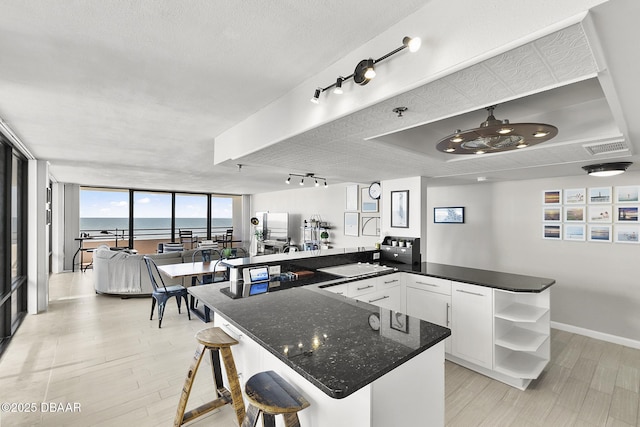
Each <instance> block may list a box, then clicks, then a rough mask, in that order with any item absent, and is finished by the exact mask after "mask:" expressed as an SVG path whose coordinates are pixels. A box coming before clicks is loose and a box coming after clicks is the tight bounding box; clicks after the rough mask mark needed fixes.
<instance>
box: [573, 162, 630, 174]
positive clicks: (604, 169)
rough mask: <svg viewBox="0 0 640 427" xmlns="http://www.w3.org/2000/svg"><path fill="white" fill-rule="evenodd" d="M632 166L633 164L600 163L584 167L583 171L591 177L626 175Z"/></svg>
mask: <svg viewBox="0 0 640 427" xmlns="http://www.w3.org/2000/svg"><path fill="white" fill-rule="evenodd" d="M632 164H633V163H632V162H613V163H599V164H597V165H589V166H583V167H582V169H584V170H585V171H587V173H588V174H589V175H591V176H614V175H620V174H621V173H624V172H625V171H626V170H627V168H628V167H629V166H631V165H632Z"/></svg>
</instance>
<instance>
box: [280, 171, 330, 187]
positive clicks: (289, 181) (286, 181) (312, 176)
mask: <svg viewBox="0 0 640 427" xmlns="http://www.w3.org/2000/svg"><path fill="white" fill-rule="evenodd" d="M292 176H299V177H300V185H301V186H302V185H304V179H305V178H309V179H312V180H313V181H314V182H315V186H316V187H319V186H320V181H323V182H324V188H327V187H328V185H327V179H326V178H322V177H319V176H316V175H315V174H313V173H306V174H304V175H303V174H299V173H290V174H289V178H287V179H286V180H285V183H287V184H290V183H291V177H292Z"/></svg>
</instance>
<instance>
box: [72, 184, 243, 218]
mask: <svg viewBox="0 0 640 427" xmlns="http://www.w3.org/2000/svg"><path fill="white" fill-rule="evenodd" d="M212 200H213V202H212V203H213V217H214V218H231V217H232V214H233V210H232V203H233V199H232V198H230V197H214V198H212ZM128 216H129V191H128V190H124V191H120V190H114V191H109V190H84V189H83V190H81V191H80V218H127V217H128ZM134 216H135V217H136V218H170V217H171V194H167V193H147V192H142V191H140V192H135V193H134ZM206 217H207V199H206V197H205V196H202V195H190V194H177V195H176V218H206Z"/></svg>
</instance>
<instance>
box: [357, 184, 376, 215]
mask: <svg viewBox="0 0 640 427" xmlns="http://www.w3.org/2000/svg"><path fill="white" fill-rule="evenodd" d="M360 210H361V211H362V212H363V213H365V212H366V213H371V212H378V201H377V200H376V199H372V198H371V196H369V187H365V188H361V189H360Z"/></svg>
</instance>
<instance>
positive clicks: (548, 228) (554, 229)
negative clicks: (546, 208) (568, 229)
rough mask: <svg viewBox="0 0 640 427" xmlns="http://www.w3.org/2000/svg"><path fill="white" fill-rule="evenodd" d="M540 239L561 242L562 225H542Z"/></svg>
mask: <svg viewBox="0 0 640 427" xmlns="http://www.w3.org/2000/svg"><path fill="white" fill-rule="evenodd" d="M542 238H543V239H550V240H561V239H562V224H542Z"/></svg>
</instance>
